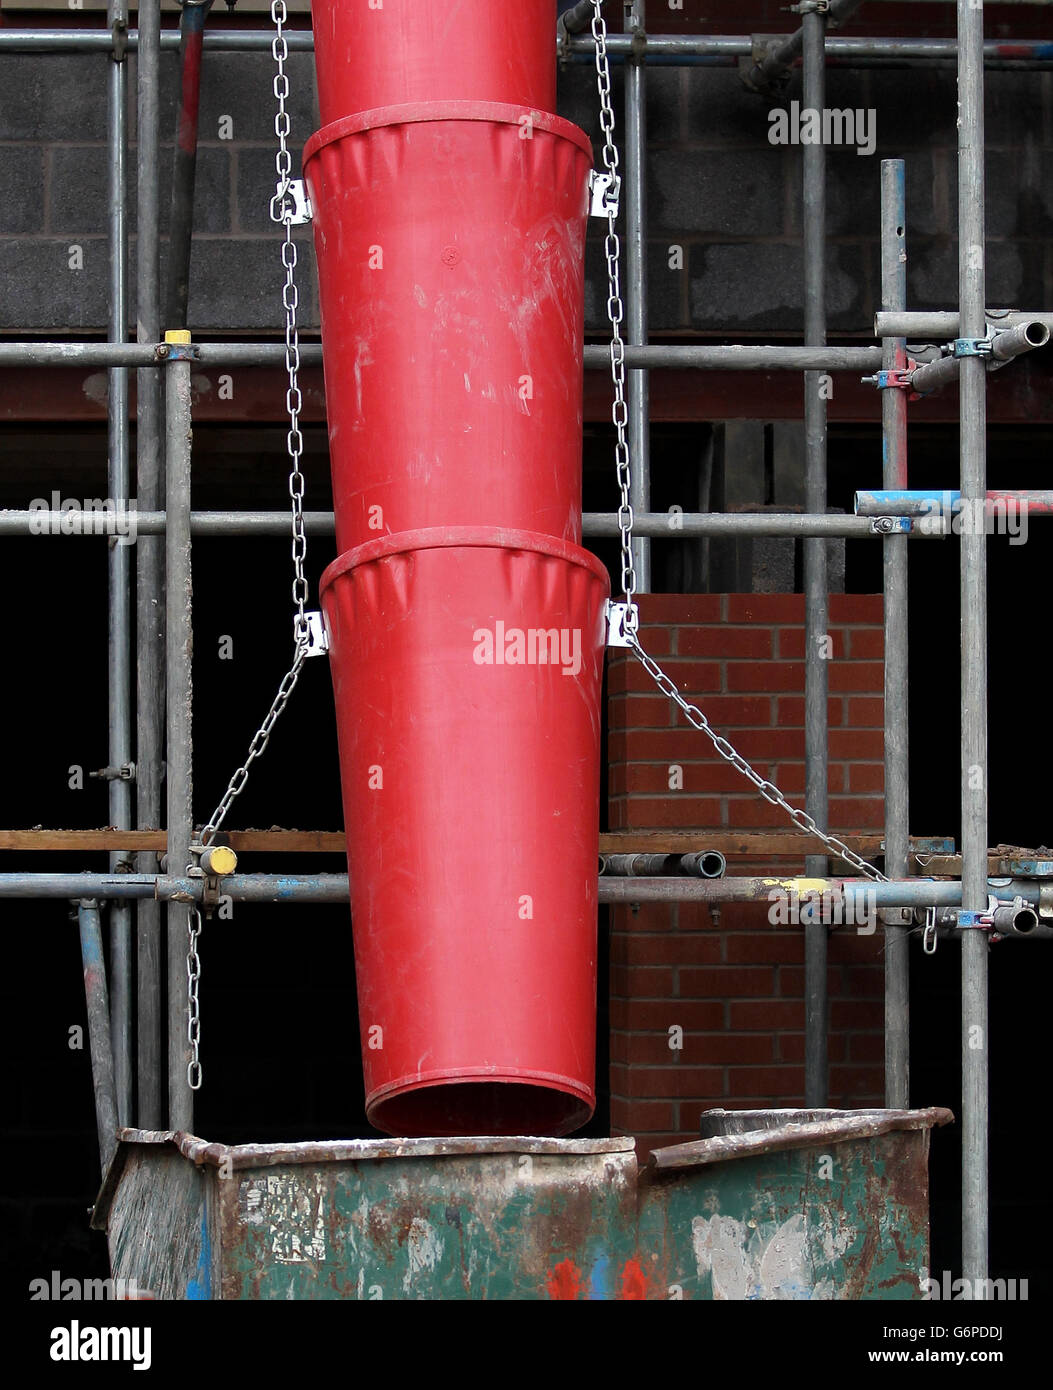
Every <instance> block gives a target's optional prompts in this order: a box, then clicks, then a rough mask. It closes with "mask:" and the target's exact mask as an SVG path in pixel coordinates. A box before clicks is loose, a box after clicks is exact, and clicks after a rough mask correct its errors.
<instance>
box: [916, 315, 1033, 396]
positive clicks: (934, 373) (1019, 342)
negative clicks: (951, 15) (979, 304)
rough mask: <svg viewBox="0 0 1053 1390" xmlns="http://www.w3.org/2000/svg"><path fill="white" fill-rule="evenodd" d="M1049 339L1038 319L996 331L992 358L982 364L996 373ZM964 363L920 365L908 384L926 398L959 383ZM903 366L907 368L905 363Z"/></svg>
mask: <svg viewBox="0 0 1053 1390" xmlns="http://www.w3.org/2000/svg"><path fill="white" fill-rule="evenodd" d="M1049 336H1050V331H1049V328H1048V326H1047V325H1046V324H1045V323H1043V322H1042V321H1041V319H1029V320H1027V321H1026V322H1025V323H1018V324H1016V325H1015V326H1014V327H1012V328H1004V329H999V330H998V331H997V332H996V333H995V334H994V337H993V338H992V341H991V356H990V357H989V358H986V359H985V360H984V365H985V367H986V368H987V370H988V371H997V370H998V369H999V367H1000V366H1002V365H1003V364H1004V363H1006V362H1011V361H1012V360H1013V359H1014V358H1015V357H1020V356H1021V355H1022V354H1023V353H1025V352H1031V351H1033V350H1034V349H1035V348H1040V347H1045V346H1046V344H1047V343H1048V342H1049ZM965 360H966V359H964V358H962V357H950V356H948V357H940V358H937V359H936V361H934V362H923V363H922V364H921V365H920V366H918V367H915V369H914V371H913V372H912V373H911V378H910V384H911V386H912V387H913V389H914V390H915V391H917V392H918V393H919V394H920V395H928V394H929V393H930V392H932V391H936V390H938V389H939V388H940V387H941V386H947V385H950V384H951V383H952V382H956V381H958V379H959V371H960V368H961V364H962V362H963V361H965ZM903 365H904V366H906V362H905V361H904V364H903Z"/></svg>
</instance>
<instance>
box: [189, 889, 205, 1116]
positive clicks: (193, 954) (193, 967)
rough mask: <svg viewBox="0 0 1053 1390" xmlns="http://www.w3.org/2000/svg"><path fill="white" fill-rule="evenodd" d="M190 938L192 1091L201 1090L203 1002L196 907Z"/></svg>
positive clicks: (193, 911) (191, 921) (190, 923)
mask: <svg viewBox="0 0 1053 1390" xmlns="http://www.w3.org/2000/svg"><path fill="white" fill-rule="evenodd" d="M189 929H190V936H189V945H188V946H187V953H186V1040H187V1043H188V1044H189V1046H190V1061H189V1062H188V1063H187V1066H186V1084H187V1085H188V1086H189V1087H190V1089H191V1090H192V1091H200V1089H201V1077H202V1072H201V1060H200V1058H199V1056H198V1050H199V1048H200V1045H201V1001H200V1000H199V999H198V995H197V990H198V985H199V983H200V981H201V957H200V956H199V955H198V953H197V943H198V938H199V937H200V936H201V913H200V912H199V911H198V909H197V908H196V907H195V908H194V909H193V910H192V911H191V913H190V922H189Z"/></svg>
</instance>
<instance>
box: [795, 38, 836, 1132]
mask: <svg viewBox="0 0 1053 1390" xmlns="http://www.w3.org/2000/svg"><path fill="white" fill-rule="evenodd" d="M802 39H803V50H802V57H803V63H804V90H803V100H804V105H805V106H806V107H808V108H809V109H811V110H815V111H821V110H822V109H823V108H824V106H825V105H826V58H825V52H824V45H825V40H826V15H825V14H821V13H817V12H815V11H812V12H811V13H808V14H806V15H805V16H804V24H803V26H802ZM802 167H803V181H804V187H803V208H804V218H803V224H802V237H803V242H804V341H805V345H806V346H807V347H810V348H822V347H824V346H825V344H826V147H825V146H824V145H822V144H813V145H805V146H803V149H802ZM826 386H827V383H826V381H825V380H824V377H823V374H821V373H819V372H815V371H809V372H806V373H805V377H804V441H805V443H804V447H805V464H804V495H805V510H806V511H808V512H810V513H811V514H813V515H821V514H822V513H824V512H825V511H826V399H827V390H826ZM826 560H827V555H826V542H825V541H824V540H820V539H816V538H813V539H809V540H806V541H805V542H804V595H805V597H804V643H805V646H804V763H805V810H806V811H807V813H808V815H809V816H811V818H812V820H813V821H814V822H815V824H816V825H822V826H826V825H827V824H828V823H829V819H830V799H829V767H828V736H827V687H828V680H827V658H828V656H829V652H828V651H827V650H826V643H827V642H828V640H829V638H828V635H827V634H828V631H829V598H828V592H827V584H828V580H827V564H826ZM826 869H827V860H826V857H825V856H824V855H820V854H810V855H808V857H807V858H806V859H805V873H807V874H809V875H812V876H814V877H815V878H823V877H825V875H826ZM826 947H827V928H826V925H825V923H823V922H821V921H814V920H812V921H809V922H808V923H807V924H806V925H805V929H804V953H805V954H804V1000H805V1002H804V1008H805V1019H804V1028H805V1042H804V1048H805V1051H804V1103H805V1105H808V1106H823V1105H825V1104H826V1102H827V1090H828V1073H829V1067H828V1062H827V1015H828V1013H829V1002H828V999H827V978H826V958H827V949H826Z"/></svg>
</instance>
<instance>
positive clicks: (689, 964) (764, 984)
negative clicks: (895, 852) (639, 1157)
mask: <svg viewBox="0 0 1053 1390" xmlns="http://www.w3.org/2000/svg"><path fill="white" fill-rule="evenodd" d="M640 612H641V635H642V640H643V644H644V647H645V649H646V650H647V651H648V652H650V653H651V654H653V655H654V656H656V657H657V658H658V659H659V660H660V661H661V663H662V665H663V666H664V668H665V669H666V671H667V672H668V674H669V676H670V677H671V678H672V679H673V680H675V681H676V683H677V685H678V687H679V689H680V690H681V691H682V692H683V694H684V696H685V698H687V699H690V700H691V701H692V702H693V703H695V704H697V705H698V706H699V707H700V708H701V709H702V711H703V712H704V713H705V715H706V717H707V718H708V719H709V721H710V723H711V724H712V726H713V727H714V729H716V730H717V731H718V732H719V733H723V734H725V735H726V736H727V737H728V738H729V739H730V740H731V742H732V743H733V744H734V746H735V747H736V748H737V749H738V750H739V752H740V753H742V754H743V756H744V757H746V758H747V759H749V761H750V762H751V763H752V764H753V766H754V767H756V768H757V770H758V771H759V772H760V773H761V774H763V775H764V776H766V777H769V778H771V779H772V780H773V781H774V782H776V783H777V785H778V786H779V787H780V788H781V789H782V790H783V791H784V792H785V793H786V794H787V796H788V797H789V798H790V800H791V802H792V803H793V804H794V805H802V804H803V793H804V660H803V658H804V598H803V596H802V595H800V594H685V595H662V594H652V595H645V596H644V597H643V598H642V599H641V601H640ZM830 620H831V631H830V634H829V636H830V643H829V647H828V649H827V651H828V657H829V660H830V671H829V688H830V820H831V827H832V828H833V829H834V830H835V831H836V832H837V833H838V834H839V835H841V836H847V837H850V836H851V834H852V833H853V832H861V831H869V832H871V833H873V832H874V831H875V830H880V828H881V826H882V824H883V816H884V803H883V789H884V776H883V758H884V736H883V732H882V719H883V698H882V691H883V671H882V650H883V641H882V606H881V597H880V595H869V594H868V595H856V594H835V595H831V598H830ZM609 689H610V748H609V756H610V788H609V792H610V827H611V829H612V830H626V829H630V828H631V829H641V830H643V829H678V830H697V831H699V832H704V831H705V830H707V829H708V830H721V831H728V830H732V831H734V830H743V831H747V832H752V831H763V830H771V831H780V832H785V833H792V832H793V826H792V823H791V822H790V821H789V819H788V818H787V817H785V816H784V815H782V813H780V812H779V810H778V809H777V808H776V807H774V806H772V805H770V804H769V803H768V802H766V801H765V800H764V799H763V798H762V797H760V796H758V795H757V793H756V792H755V791H754V789H753V788H752V787H751V786H750V784H749V782H747V781H746V779H745V778H743V777H742V776H741V774H740V773H738V772H737V771H736V770H735V768H733V767H732V766H731V765H730V764H729V763H727V762H726V761H724V760H723V759H722V758H721V757H720V756H719V755H718V754H717V753H716V751H715V750H714V748H713V746H712V744H711V743H710V742H709V740H708V739H707V738H706V736H705V735H704V734H702V733H700V732H698V731H697V730H695V729H693V728H692V727H691V726H690V725H689V724H688V723H687V722H686V720H685V719H683V717H682V716H681V715H680V713H679V711H678V710H677V708H676V706H675V705H674V704H673V702H672V701H670V700H668V699H667V698H666V697H665V696H663V695H661V694H660V693H659V692H658V691H657V690H656V689H655V687H654V684H653V682H652V681H651V679H650V677H649V676H648V675H647V673H646V671H645V670H644V669H643V668H642V667H641V666H640V664H639V662H638V661H636V660H635V658H633V657H631V656H630V655H628V654H627V653H625V652H619V651H617V650H614V651H612V653H611V664H610V686H609ZM704 838H705V837H704V833H703V834H702V836H701V841H700V847H704ZM802 867H803V852H802V855H801V856H800V857H799V859H798V860H797V861H793V860H782V861H781V862H780V861H776V860H771V859H762V860H757V861H752V862H751V861H748V860H745V859H743V858H737V859H734V858H733V859H730V860H729V864H728V871H729V873H732V874H736V873H769V872H776V873H793V874H797V873H799V872H800V871H801V869H802ZM864 930H865V929H864ZM829 960H830V980H829V988H830V1001H831V1016H830V1025H831V1033H830V1063H831V1066H830V1103H831V1104H832V1105H835V1106H843V1107H846V1108H847V1107H855V1106H866V1105H880V1104H882V1101H883V1090H884V1074H883V1065H882V1057H883V1044H882V1023H883V1006H882V932H881V926H880V924H877V927H876V930H875V931H874V932H873V933H872V934H869V935H867V934H859V933H858V932H857V930H856V929H855V928H854V927H851V926H848V927H837V928H835V929H833V930H832V932H831V938H830V956H829ZM803 962H804V936H803V929H802V928H801V927H799V926H794V925H792V924H789V925H787V924H773V923H772V922H771V921H770V920H769V905H768V904H767V903H744V904H730V903H729V904H726V905H723V906H722V907H721V908H720V909H719V911H714V912H711V911H710V909H709V908H708V907H706V906H705V905H704V904H688V903H680V904H676V905H668V906H667V905H664V904H655V903H650V904H642V905H640V906H639V908H637V909H636V910H635V911H634V910H633V909H631V908H616V909H614V910H613V912H612V925H611V1005H610V1008H611V1077H610V1079H611V1124H612V1129H613V1130H614V1132H615V1133H631V1134H635V1135H637V1136H639V1137H640V1138H641V1141H642V1146H643V1147H644V1148H648V1147H652V1148H653V1147H657V1146H658V1145H660V1144H662V1143H673V1142H676V1141H677V1140H683V1139H689V1138H694V1137H696V1136H697V1132H698V1117H699V1113H700V1111H702V1110H704V1109H707V1108H709V1107H710V1106H714V1105H724V1106H729V1107H732V1106H736V1107H753V1106H758V1107H759V1106H792V1105H801V1104H803V1102H804V1094H803V1092H804V1066H803V1061H804V1002H803V1000H804V964H803Z"/></svg>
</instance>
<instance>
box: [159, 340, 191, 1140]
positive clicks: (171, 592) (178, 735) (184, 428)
mask: <svg viewBox="0 0 1053 1390" xmlns="http://www.w3.org/2000/svg"><path fill="white" fill-rule="evenodd" d="M165 426H166V428H165V499H166V502H165V506H166V512H167V516H168V529H167V531H166V532H165V600H166V602H165V608H166V629H165V669H166V685H167V690H166V710H167V718H166V728H167V731H168V747H167V755H168V756H167V759H166V786H167V811H168V868H169V870H170V871H172V872H174V873H177V874H181V873H183V872H184V871H185V869H186V866H187V865H188V863H189V862H190V839H191V833H192V830H193V805H192V801H193V796H192V786H193V783H192V762H191V758H192V752H191V750H192V743H191V716H192V710H193V700H192V676H191V658H192V653H193V632H192V626H191V611H192V610H191V602H192V598H191V568H190V550H191V546H190V452H191V450H190V443H191V402H190V362H189V360H177V361H173V362H172V363H171V364H170V365H169V368H168V372H167V374H166V378H165ZM189 922H190V918H189V910H188V909H187V908H186V907H185V906H183V905H182V904H181V903H172V904H170V905H169V908H168V1127H169V1129H182V1130H190V1129H191V1128H192V1126H193V1114H194V1107H193V1092H192V1091H191V1090H190V1087H189V1086H188V1084H187V1074H186V1073H187V1063H188V1061H189V1049H188V1045H187V1037H186V1008H187V975H186V970H187V967H186V958H187V946H188V943H189Z"/></svg>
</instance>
